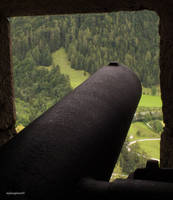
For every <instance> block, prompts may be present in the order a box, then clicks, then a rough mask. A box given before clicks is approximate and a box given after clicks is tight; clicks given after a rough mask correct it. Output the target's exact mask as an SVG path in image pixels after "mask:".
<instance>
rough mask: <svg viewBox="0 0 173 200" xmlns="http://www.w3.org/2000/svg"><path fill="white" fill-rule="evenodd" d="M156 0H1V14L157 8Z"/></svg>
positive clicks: (68, 12) (17, 14)
mask: <svg viewBox="0 0 173 200" xmlns="http://www.w3.org/2000/svg"><path fill="white" fill-rule="evenodd" d="M158 6H159V4H158V1H157V0H106V1H100V0H51V1H50V0H44V1H43V0H25V1H23V0H1V3H0V13H1V15H3V16H7V17H10V16H22V15H49V14H71V13H95V12H112V11H120V10H142V9H149V10H157V7H158Z"/></svg>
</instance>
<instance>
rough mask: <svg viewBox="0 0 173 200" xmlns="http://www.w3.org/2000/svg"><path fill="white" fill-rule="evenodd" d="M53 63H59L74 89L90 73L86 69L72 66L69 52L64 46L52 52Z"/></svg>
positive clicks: (61, 70) (62, 72)
mask: <svg viewBox="0 0 173 200" xmlns="http://www.w3.org/2000/svg"><path fill="white" fill-rule="evenodd" d="M52 59H53V65H59V67H60V72H61V74H64V75H67V76H69V79H70V83H71V87H72V88H73V89H74V88H76V87H77V86H78V85H80V84H81V83H82V82H84V81H85V80H86V79H88V78H89V73H88V72H85V71H84V70H76V69H73V68H71V64H70V62H69V61H68V57H67V54H66V52H65V49H64V48H60V49H59V50H57V51H55V52H54V53H53V54H52Z"/></svg>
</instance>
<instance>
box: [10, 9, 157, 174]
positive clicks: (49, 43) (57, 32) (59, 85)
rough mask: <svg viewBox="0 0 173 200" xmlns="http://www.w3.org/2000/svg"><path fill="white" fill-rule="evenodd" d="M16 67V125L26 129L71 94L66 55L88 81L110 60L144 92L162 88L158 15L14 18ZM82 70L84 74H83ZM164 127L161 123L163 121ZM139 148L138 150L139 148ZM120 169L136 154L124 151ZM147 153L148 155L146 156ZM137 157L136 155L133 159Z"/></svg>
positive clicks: (148, 13)
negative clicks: (128, 70)
mask: <svg viewBox="0 0 173 200" xmlns="http://www.w3.org/2000/svg"><path fill="white" fill-rule="evenodd" d="M9 20H10V23H11V35H12V52H13V65H14V77H15V79H14V82H15V102H16V111H17V123H16V126H18V125H22V126H23V127H26V126H27V125H28V124H29V123H30V122H32V121H33V120H34V119H36V118H37V117H38V116H40V115H41V114H42V113H43V112H45V111H46V110H47V109H48V108H49V107H51V106H52V105H54V104H55V103H56V102H58V101H59V100H60V99H62V97H63V96H65V95H66V94H68V93H69V92H70V91H72V89H73V87H72V84H71V79H70V75H69V74H65V73H62V72H61V68H62V67H63V66H60V65H59V64H57V63H60V62H54V61H55V59H56V60H58V59H60V58H59V57H56V55H59V54H58V53H59V52H61V54H62V52H63V55H65V56H66V57H67V58H66V60H67V61H68V63H70V67H71V68H72V69H74V70H76V71H79V70H83V73H84V74H83V75H84V76H86V77H88V76H90V75H92V74H93V73H94V72H96V71H97V70H98V69H99V68H100V67H102V66H104V65H108V64H109V62H110V61H117V62H119V63H121V64H123V65H126V66H128V67H130V68H131V69H132V70H133V71H134V72H135V73H136V74H137V75H138V77H139V79H140V80H141V83H142V86H143V87H144V88H149V89H147V90H152V91H156V87H157V86H158V85H159V35H158V24H159V17H158V16H157V15H156V14H155V13H154V12H151V11H140V12H116V13H109V14H108V13H105V14H90V15H86V14H85V15H81V14H76V15H65V16H61V15H60V16H37V17H15V18H10V19H9ZM81 72H82V71H81ZM154 93H155V92H154ZM159 123H160V122H159ZM136 148H139V147H138V145H136ZM123 151H124V152H125V153H124V154H122V156H121V159H120V161H121V162H120V163H121V164H120V165H121V167H122V165H123V164H122V163H125V160H126V159H127V157H128V156H132V160H134V162H135V163H131V165H130V166H129V168H128V166H126V169H125V168H124V169H123V170H124V172H129V171H130V169H132V168H134V167H136V166H141V163H143V160H145V159H142V160H141V159H139V157H136V156H135V155H134V154H132V153H130V152H128V151H127V149H126V148H123ZM144 154H145V153H144ZM134 156H135V157H134Z"/></svg>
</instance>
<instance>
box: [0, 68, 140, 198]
mask: <svg viewBox="0 0 173 200" xmlns="http://www.w3.org/2000/svg"><path fill="white" fill-rule="evenodd" d="M112 65H113V64H110V66H105V67H103V68H101V69H99V70H98V71H97V72H96V73H95V74H93V75H92V76H91V77H90V78H89V79H88V80H87V81H85V82H84V83H83V84H81V85H80V86H79V87H77V88H76V89H75V90H73V91H72V92H71V93H70V94H68V95H67V96H66V97H64V98H63V99H62V100H61V101H60V102H58V103H57V104H55V105H54V106H53V107H51V108H50V109H49V110H48V111H46V112H45V113H44V114H43V115H42V116H40V117H39V118H37V119H36V120H35V121H33V122H32V123H31V124H30V125H28V126H27V127H26V128H25V129H24V130H23V131H22V132H21V133H20V134H18V135H17V136H15V137H14V138H13V139H11V140H10V141H9V142H8V143H7V144H6V145H4V146H3V147H2V148H1V150H0V159H1V164H0V195H1V196H4V197H9V196H10V195H16V196H17V195H18V197H21V198H22V199H27V200H28V199H29V200H30V199H31V200H33V199H34V200H35V199H37V200H44V199H45V200H47V199H51V200H54V199H56V200H57V198H60V197H61V198H62V197H63V198H65V197H66V195H68V196H69V194H71V195H73V192H74V191H75V190H76V187H77V185H78V183H79V182H80V180H82V179H83V178H84V177H92V178H93V179H97V180H103V181H109V179H110V176H111V173H112V171H113V168H114V165H115V163H116V161H117V159H118V156H119V153H120V151H121V148H122V145H123V142H124V140H125V137H126V135H127V132H128V129H129V126H130V123H131V121H132V118H133V115H134V113H135V110H136V107H137V105H138V102H139V99H140V96H141V84H140V81H139V80H138V78H137V76H136V75H135V74H134V73H133V72H132V71H131V70H130V69H128V68H127V67H124V66H120V65H118V64H116V65H117V66H112Z"/></svg>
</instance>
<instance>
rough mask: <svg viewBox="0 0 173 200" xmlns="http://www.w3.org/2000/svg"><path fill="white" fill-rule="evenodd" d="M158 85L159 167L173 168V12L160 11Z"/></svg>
mask: <svg viewBox="0 0 173 200" xmlns="http://www.w3.org/2000/svg"><path fill="white" fill-rule="evenodd" d="M159 15H160V27H159V32H160V86H161V97H162V101H163V108H162V110H163V120H164V123H165V128H164V131H163V133H162V137H161V148H160V159H161V167H171V168H173V148H172V146H173V29H172V27H173V13H172V11H171V10H170V9H169V8H168V7H164V8H163V9H162V10H161V11H160V14H159Z"/></svg>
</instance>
